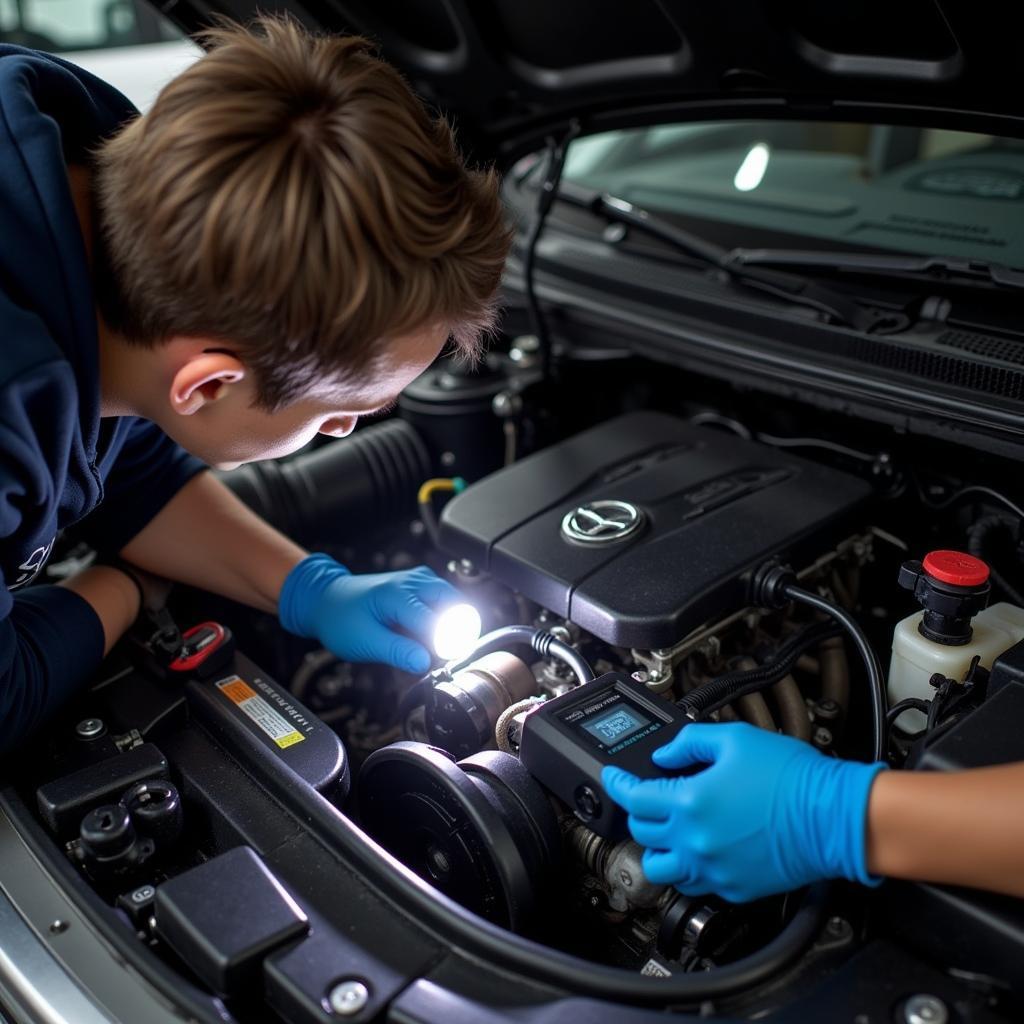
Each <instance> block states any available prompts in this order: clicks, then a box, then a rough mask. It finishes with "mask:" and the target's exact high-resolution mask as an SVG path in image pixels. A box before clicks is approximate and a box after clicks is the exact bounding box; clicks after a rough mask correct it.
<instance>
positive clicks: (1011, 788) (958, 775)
mask: <svg viewBox="0 0 1024 1024" xmlns="http://www.w3.org/2000/svg"><path fill="white" fill-rule="evenodd" d="M868 867H869V869H870V870H871V871H872V873H874V874H878V875H887V876H891V877H895V878H916V879H921V880H924V881H932V882H944V883H947V884H952V885H968V886H973V887H976V888H980V889H989V890H992V891H995V892H1002V893H1007V894H1009V895H1013V896H1022V897H1024V763H1020V764H1011V765H1001V766H998V767H993V768H976V769H972V770H970V771H964V772H949V773H945V772H941V773H940V772H902V771H891V772H883V773H882V774H881V775H879V776H878V778H877V779H876V780H875V783H874V786H873V787H872V790H871V800H870V804H869V806H868Z"/></svg>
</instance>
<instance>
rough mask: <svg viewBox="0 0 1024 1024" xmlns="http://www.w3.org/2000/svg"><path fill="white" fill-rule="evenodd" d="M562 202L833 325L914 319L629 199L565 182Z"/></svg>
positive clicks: (899, 323)
mask: <svg viewBox="0 0 1024 1024" xmlns="http://www.w3.org/2000/svg"><path fill="white" fill-rule="evenodd" d="M558 198H559V199H560V200H561V201H563V202H566V203H569V204H571V205H573V206H578V207H581V208H583V209H586V210H589V211H590V212H591V213H594V214H597V215H598V216H601V217H604V218H605V219H606V220H609V221H613V222H615V223H618V224H623V225H625V226H626V227H631V228H635V229H636V230H637V231H640V232H643V233H644V234H646V235H649V236H650V237H651V238H657V239H659V240H660V241H662V242H665V243H667V244H668V245H670V246H672V247H673V248H674V249H676V250H678V251H679V252H681V253H684V254H685V255H687V256H690V257H691V258H693V259H696V260H698V261H699V262H701V263H704V264H706V265H707V266H709V267H712V268H714V269H716V270H719V271H721V272H722V273H723V274H724V275H725V276H726V277H728V278H729V279H731V280H732V281H733V282H734V283H737V284H742V285H745V286H747V287H749V288H754V289H756V290H758V291H761V292H766V293H768V294H769V295H774V296H775V297H776V298H780V299H784V300H785V301H786V302H789V303H791V304H792V305H795V306H803V307H805V308H808V309H813V310H816V311H817V312H819V313H823V314H824V315H825V316H826V317H827V318H828V319H829V321H831V322H832V323H837V324H840V325H843V326H846V327H852V328H854V329H855V330H857V331H862V332H864V333H872V332H878V331H882V330H885V331H893V330H899V329H902V328H903V327H906V326H907V324H908V323H909V320H908V318H907V317H906V316H905V315H904V314H903V313H901V312H896V311H892V310H878V309H869V308H867V307H865V306H862V305H861V304H860V303H858V302H857V301H856V300H855V299H852V298H850V297H849V296H848V295H844V294H843V293H841V292H838V291H834V290H833V289H831V288H828V287H827V286H824V285H821V284H819V283H818V282H817V281H814V280H812V279H811V278H809V277H803V276H800V275H797V274H784V273H779V272H778V271H774V270H760V269H751V268H748V267H745V266H744V265H743V264H742V262H737V261H735V260H734V259H733V256H734V254H735V252H736V250H734V249H726V248H725V247H724V246H721V245H718V244H717V243H715V242H711V241H709V240H708V239H706V238H701V237H700V235H696V234H694V233H693V232H692V231H686V230H685V229H683V228H680V227H676V225H674V224H670V223H669V222H668V221H665V220H662V219H660V218H659V217H656V216H654V215H653V214H651V213H649V212H648V211H647V210H644V209H642V208H641V207H639V206H634V205H633V204H632V203H630V202H627V201H626V200H625V199H619V198H618V197H616V196H612V195H608V194H607V193H600V192H594V191H593V190H591V189H586V188H581V187H579V186H574V185H572V184H568V183H565V182H563V183H562V185H561V186H560V188H559V191H558Z"/></svg>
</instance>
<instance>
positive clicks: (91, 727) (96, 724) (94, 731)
mask: <svg viewBox="0 0 1024 1024" xmlns="http://www.w3.org/2000/svg"><path fill="white" fill-rule="evenodd" d="M105 728H106V726H105V725H104V724H103V719H102V718H83V719H82V721H80V722H79V723H78V725H76V726H75V735H76V736H78V737H79V739H83V740H94V739H96V737H97V736H99V735H100V734H101V733H102V732H103V730H104V729H105Z"/></svg>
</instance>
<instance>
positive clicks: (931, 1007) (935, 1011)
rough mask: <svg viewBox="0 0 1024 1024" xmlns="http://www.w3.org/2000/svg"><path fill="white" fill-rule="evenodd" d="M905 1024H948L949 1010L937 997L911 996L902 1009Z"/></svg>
mask: <svg viewBox="0 0 1024 1024" xmlns="http://www.w3.org/2000/svg"><path fill="white" fill-rule="evenodd" d="M903 1019H904V1021H906V1024H948V1022H949V1010H948V1009H947V1008H946V1004H945V1003H944V1002H943V1001H942V1000H941V999H940V998H939V997H938V996H930V995H917V996H911V997H910V998H909V999H908V1000H907V1001H906V1003H905V1004H904V1007H903Z"/></svg>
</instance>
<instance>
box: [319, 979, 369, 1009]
mask: <svg viewBox="0 0 1024 1024" xmlns="http://www.w3.org/2000/svg"><path fill="white" fill-rule="evenodd" d="M369 999H370V990H369V989H368V988H367V987H366V986H365V985H364V984H363V983H362V982H361V981H357V980H356V979H355V978H346V979H345V980H344V981H339V982H338V984H337V985H335V986H334V988H332V989H331V991H330V994H329V995H328V997H327V1001H328V1002H329V1003H330V1004H331V1010H332V1011H333V1012H334V1013H336V1014H337V1015H338V1016H339V1017H354V1016H355V1015H356V1014H357V1013H359V1011H360V1010H362V1009H363V1007H365V1006H366V1004H367V1002H368V1001H369Z"/></svg>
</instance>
